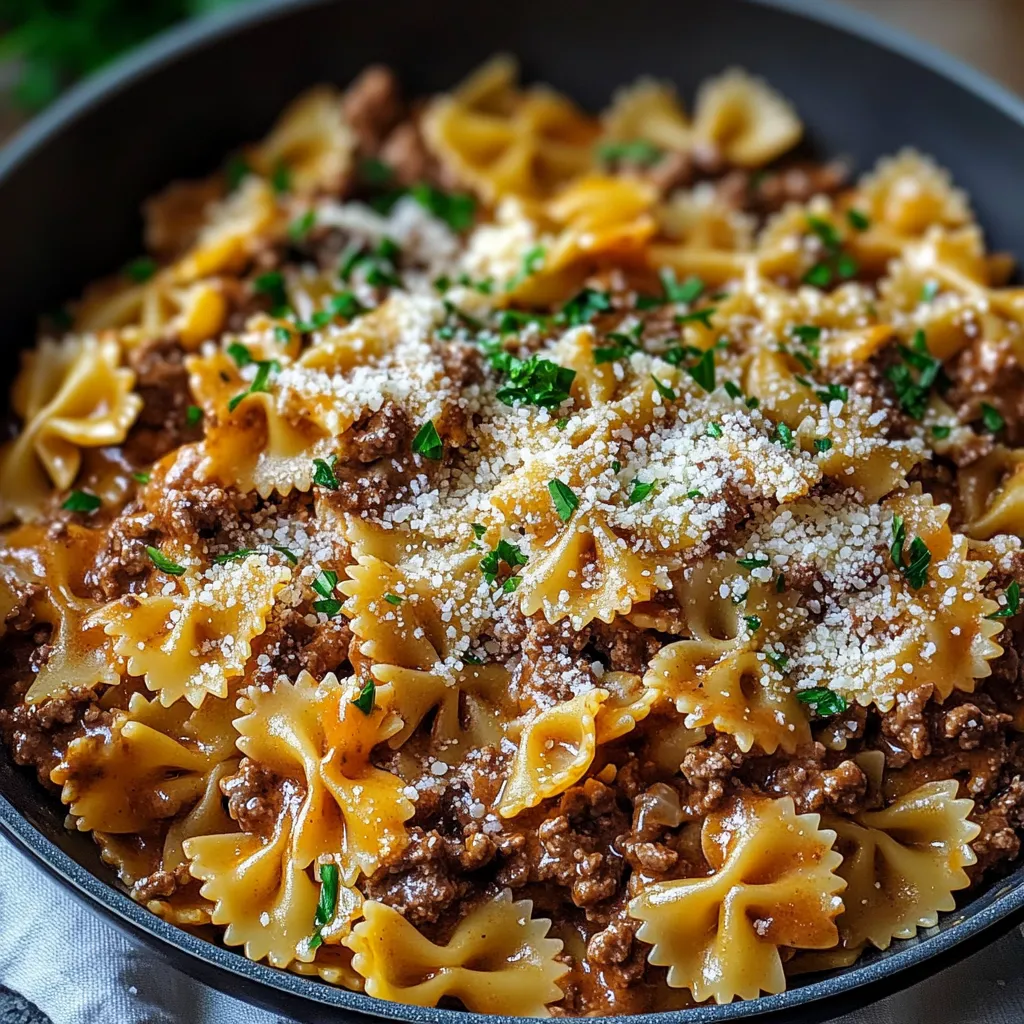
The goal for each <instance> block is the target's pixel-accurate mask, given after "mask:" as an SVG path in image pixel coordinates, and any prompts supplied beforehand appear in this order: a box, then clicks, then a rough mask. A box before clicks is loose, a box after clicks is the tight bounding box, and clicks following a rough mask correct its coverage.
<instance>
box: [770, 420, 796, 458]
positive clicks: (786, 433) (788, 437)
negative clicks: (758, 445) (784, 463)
mask: <svg viewBox="0 0 1024 1024" xmlns="http://www.w3.org/2000/svg"><path fill="white" fill-rule="evenodd" d="M771 439H772V440H773V441H774V442H775V443H776V444H781V445H782V447H783V448H785V449H786V450H787V451H788V450H789V449H791V448H792V447H793V431H792V430H791V429H790V427H789V424H787V423H781V422H779V423H776V424H775V429H774V430H773V431H772V435H771Z"/></svg>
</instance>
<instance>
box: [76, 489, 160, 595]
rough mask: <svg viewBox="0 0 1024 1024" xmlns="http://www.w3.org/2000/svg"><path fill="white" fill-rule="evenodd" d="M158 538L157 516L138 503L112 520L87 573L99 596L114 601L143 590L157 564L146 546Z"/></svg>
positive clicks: (90, 584)
mask: <svg viewBox="0 0 1024 1024" xmlns="http://www.w3.org/2000/svg"><path fill="white" fill-rule="evenodd" d="M158 539H159V535H158V528H157V518H156V516H155V515H154V514H153V513H152V512H150V511H148V510H146V509H144V508H143V507H142V506H141V505H140V504H139V503H138V502H132V503H130V504H129V505H127V506H126V507H125V509H124V511H123V512H122V513H121V514H120V515H119V516H117V517H115V519H114V520H113V521H112V522H111V524H110V526H109V528H108V530H107V538H106V541H105V542H104V545H103V548H102V550H101V551H100V553H99V555H98V556H97V558H96V564H95V566H94V567H93V568H92V569H91V570H90V571H89V573H88V574H87V576H86V584H87V585H88V586H89V587H91V588H92V589H93V591H94V592H95V597H96V599H97V600H103V601H113V600H116V599H117V598H118V597H121V596H122V595H123V594H127V593H131V592H133V591H135V590H137V589H140V588H141V587H142V586H143V584H144V582H145V580H146V579H147V578H148V575H149V571H150V570H151V569H152V567H153V560H152V559H151V558H150V557H149V553H148V552H147V551H146V548H147V546H149V545H155V544H156V542H157V540H158Z"/></svg>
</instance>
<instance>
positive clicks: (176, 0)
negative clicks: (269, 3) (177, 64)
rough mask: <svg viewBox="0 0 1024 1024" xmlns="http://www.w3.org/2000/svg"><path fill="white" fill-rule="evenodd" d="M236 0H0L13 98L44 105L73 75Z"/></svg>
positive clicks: (1, 51)
mask: <svg viewBox="0 0 1024 1024" xmlns="http://www.w3.org/2000/svg"><path fill="white" fill-rule="evenodd" d="M239 2H241V0H0V61H14V62H15V65H16V68H17V79H16V81H15V85H14V100H15V102H16V103H17V104H18V105H19V106H21V107H23V108H25V109H26V110H30V111H33V110H39V109H40V108H42V107H45V106H46V105H47V104H48V103H49V102H50V101H51V100H52V99H54V98H55V97H56V96H57V94H58V93H60V91H61V90H62V89H64V88H65V87H66V86H68V85H70V84H71V83H72V82H73V81H75V80H76V79H78V78H82V77H83V76H85V75H88V74H89V73H90V72H92V71H95V70H96V69H97V68H99V67H102V66H103V65H104V64H106V63H107V62H108V61H109V60H111V59H113V58H114V57H116V56H118V55H119V54H121V53H123V52H124V51H125V50H129V49H131V48H132V47H133V46H135V45H137V44H138V43H141V42H142V41H143V40H144V39H147V38H148V37H149V36H151V35H153V34H154V33H156V32H159V31H160V30H161V29H164V28H167V27H168V26H169V25H173V24H174V23H175V22H176V21H181V20H182V19H183V18H188V17H191V16H192V15H195V14H203V13H206V12H207V11H211V10H214V9H216V8H220V7H227V6H229V5H231V4H234V3H239Z"/></svg>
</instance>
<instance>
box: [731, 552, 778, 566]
mask: <svg viewBox="0 0 1024 1024" xmlns="http://www.w3.org/2000/svg"><path fill="white" fill-rule="evenodd" d="M770 561H771V559H770V558H768V556H767V555H748V556H747V557H746V558H738V559H737V560H736V564H737V565H738V566H739V567H740V568H741V569H764V568H766V567H767V565H768V563H769V562H770Z"/></svg>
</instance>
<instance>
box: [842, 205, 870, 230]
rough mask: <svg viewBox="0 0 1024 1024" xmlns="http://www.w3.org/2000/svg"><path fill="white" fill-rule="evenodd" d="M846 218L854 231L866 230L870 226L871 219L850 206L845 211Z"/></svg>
mask: <svg viewBox="0 0 1024 1024" xmlns="http://www.w3.org/2000/svg"><path fill="white" fill-rule="evenodd" d="M846 220H847V223H849V225H850V227H851V228H853V229H854V231H867V229H868V228H869V227H871V220H870V218H869V217H868V215H867V214H866V213H861V211H860V210H855V209H853V208H852V207H851V208H850V209H849V210H847V211H846Z"/></svg>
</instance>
